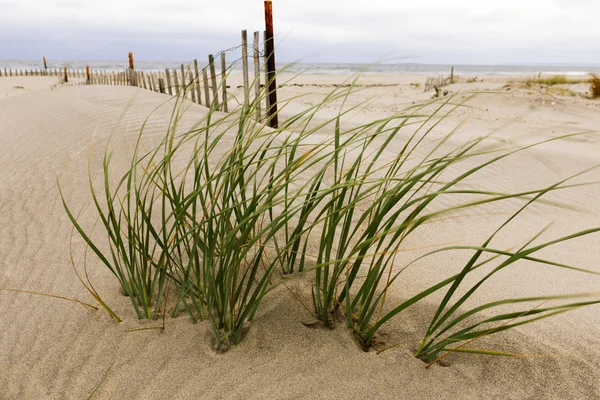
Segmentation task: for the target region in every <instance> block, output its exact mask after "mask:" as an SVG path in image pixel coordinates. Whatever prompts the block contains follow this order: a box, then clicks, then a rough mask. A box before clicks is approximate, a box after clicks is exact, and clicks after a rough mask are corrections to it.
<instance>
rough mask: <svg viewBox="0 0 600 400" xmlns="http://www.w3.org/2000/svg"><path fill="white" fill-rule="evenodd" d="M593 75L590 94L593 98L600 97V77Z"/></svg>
mask: <svg viewBox="0 0 600 400" xmlns="http://www.w3.org/2000/svg"><path fill="white" fill-rule="evenodd" d="M590 75H592V79H590V93H591V95H592V98H594V99H595V98H598V97H600V77H599V76H598V75H596V74H590Z"/></svg>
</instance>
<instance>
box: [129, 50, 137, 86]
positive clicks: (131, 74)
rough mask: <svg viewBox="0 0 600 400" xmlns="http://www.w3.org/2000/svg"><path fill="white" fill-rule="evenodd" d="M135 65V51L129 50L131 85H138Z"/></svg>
mask: <svg viewBox="0 0 600 400" xmlns="http://www.w3.org/2000/svg"><path fill="white" fill-rule="evenodd" d="M135 78H136V75H135V71H134V67H133V53H132V52H129V85H130V86H137V79H135Z"/></svg>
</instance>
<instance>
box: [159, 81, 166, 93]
mask: <svg viewBox="0 0 600 400" xmlns="http://www.w3.org/2000/svg"><path fill="white" fill-rule="evenodd" d="M158 88H159V90H160V92H161V93H164V92H165V83H164V81H163V78H158Z"/></svg>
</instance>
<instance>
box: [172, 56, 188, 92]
mask: <svg viewBox="0 0 600 400" xmlns="http://www.w3.org/2000/svg"><path fill="white" fill-rule="evenodd" d="M175 73H177V72H175ZM181 94H182V95H183V98H184V99H185V98H187V87H186V84H185V68H184V67H183V64H181Z"/></svg>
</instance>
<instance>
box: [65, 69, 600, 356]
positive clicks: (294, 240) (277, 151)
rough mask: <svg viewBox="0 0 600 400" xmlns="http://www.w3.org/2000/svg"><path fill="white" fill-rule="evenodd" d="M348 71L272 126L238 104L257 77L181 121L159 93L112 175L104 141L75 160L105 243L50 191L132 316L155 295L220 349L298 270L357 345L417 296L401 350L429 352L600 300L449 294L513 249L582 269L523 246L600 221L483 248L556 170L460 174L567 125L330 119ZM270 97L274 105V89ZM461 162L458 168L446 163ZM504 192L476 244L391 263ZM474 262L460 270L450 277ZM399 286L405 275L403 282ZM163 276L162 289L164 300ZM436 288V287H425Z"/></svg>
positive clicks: (495, 268) (400, 117)
mask: <svg viewBox="0 0 600 400" xmlns="http://www.w3.org/2000/svg"><path fill="white" fill-rule="evenodd" d="M358 79H359V77H356V78H355V79H354V80H352V81H350V82H349V84H348V85H344V86H340V87H337V88H335V89H334V90H333V91H331V92H330V93H329V94H328V95H327V96H326V97H325V98H324V99H323V100H322V101H321V102H319V103H318V104H316V105H314V106H310V107H308V108H307V109H306V110H304V111H302V112H299V113H296V114H294V115H291V116H287V117H286V118H285V120H284V121H282V123H281V125H280V127H279V128H278V129H271V128H267V127H266V126H265V125H263V124H262V123H260V122H258V121H256V119H255V118H254V115H255V114H254V109H255V107H256V105H257V104H258V101H259V100H262V98H264V97H265V96H266V93H265V92H264V91H263V93H262V95H261V96H262V98H261V99H259V100H254V102H251V103H250V104H249V105H248V106H244V105H240V106H239V107H238V108H237V109H236V110H234V111H233V112H232V113H229V114H222V113H219V112H217V111H216V107H213V108H211V109H209V110H208V112H207V114H206V116H205V117H204V118H202V120H200V121H198V123H196V124H195V125H194V126H193V127H192V128H191V129H187V130H184V131H181V130H180V129H179V122H180V120H181V118H182V115H183V114H184V111H185V108H186V107H187V105H186V102H184V101H183V100H182V98H181V97H178V98H175V99H174V100H173V101H174V102H175V106H174V107H173V112H172V117H171V122H170V126H169V129H168V131H167V132H166V134H165V136H164V138H163V139H162V141H161V143H160V145H158V146H155V147H154V148H153V149H151V150H150V151H142V148H144V146H142V143H143V141H144V127H142V129H141V130H140V132H139V135H138V141H137V145H136V146H135V148H134V151H133V154H132V156H131V161H130V164H129V165H130V168H129V170H128V171H127V172H126V173H125V174H123V175H121V176H119V177H118V179H117V181H118V184H117V185H116V186H114V185H110V182H111V181H112V178H114V176H113V173H112V172H111V157H112V150H111V148H110V143H109V145H107V147H106V149H105V153H104V157H103V165H102V167H103V168H102V172H103V178H104V179H103V187H102V188H101V189H98V188H95V187H94V185H92V180H93V179H92V176H91V174H90V193H91V199H92V201H93V204H94V207H95V210H96V212H97V215H98V218H99V221H100V222H101V224H100V225H99V226H100V228H102V229H103V232H102V233H103V235H105V236H106V238H108V241H109V245H108V248H106V247H103V246H101V245H100V244H99V240H98V239H96V238H95V237H94V235H92V234H91V233H88V232H89V229H88V228H85V227H83V226H81V224H80V223H79V222H78V219H77V217H76V215H75V214H74V213H73V212H72V211H71V208H70V206H69V205H68V204H67V203H66V202H65V200H64V198H63V202H64V206H65V209H66V211H67V213H68V216H69V218H70V219H71V221H72V223H73V224H74V226H75V228H76V230H77V231H78V232H79V234H80V235H81V236H82V237H83V238H84V240H85V242H86V243H87V245H88V246H89V247H90V248H91V250H92V251H93V253H94V254H96V256H97V257H98V258H99V259H100V260H101V262H102V263H103V264H104V265H105V266H106V267H107V268H109V269H110V271H111V272H112V273H113V275H114V276H115V278H116V279H117V280H118V281H119V283H120V285H121V287H122V289H123V292H124V293H125V294H127V295H128V296H129V298H130V299H131V303H132V307H133V309H134V312H135V314H136V315H137V317H138V318H146V319H152V318H157V317H158V316H159V315H160V314H161V313H162V315H163V316H164V313H166V310H167V309H169V310H170V311H171V312H172V315H173V316H175V315H177V312H178V310H185V311H186V312H187V314H188V315H189V317H190V319H191V320H192V321H193V322H196V321H199V320H207V321H209V323H210V326H211V330H212V333H213V337H214V339H215V342H216V346H215V348H216V349H217V350H219V351H225V350H227V349H228V348H229V346H231V345H232V344H237V343H239V342H240V341H241V340H242V338H243V336H244V333H245V331H246V330H247V328H248V323H249V322H250V321H252V320H253V318H254V317H255V315H256V312H257V310H258V309H259V307H260V305H261V303H262V302H263V301H267V300H266V299H267V298H268V297H266V296H267V295H268V293H269V291H271V290H273V289H274V288H275V287H277V286H278V285H279V284H280V283H281V282H282V281H283V280H285V279H288V277H290V276H298V279H311V277H312V279H314V281H313V282H314V284H313V290H312V301H313V308H314V316H315V317H316V318H317V319H318V320H319V321H320V322H321V323H322V325H323V326H325V327H328V328H334V327H335V326H336V325H337V323H338V321H339V318H338V316H339V315H341V316H342V321H343V323H344V325H346V326H347V327H349V328H351V329H352V331H353V332H354V335H355V337H356V338H357V340H358V341H359V342H360V344H361V346H362V348H363V349H364V350H368V349H369V348H370V347H371V345H372V342H373V339H374V337H375V336H376V335H377V333H378V331H379V329H380V328H381V327H382V326H383V325H384V324H386V323H387V322H388V321H389V320H391V319H392V318H395V317H396V316H398V315H399V314H401V313H402V311H404V310H405V309H407V308H408V307H411V306H413V305H414V304H416V303H418V302H420V301H436V304H437V306H436V312H435V314H434V316H433V317H432V319H431V322H430V324H429V326H428V327H425V326H424V327H423V329H424V332H425V333H424V337H423V339H422V341H421V343H420V345H419V346H418V350H417V351H416V354H415V356H416V357H418V358H420V359H422V360H423V361H425V362H428V363H432V362H436V361H437V360H439V359H440V358H441V357H444V356H445V355H446V354H450V353H453V352H471V353H481V354H494V352H493V351H491V350H490V351H487V350H473V349H470V348H468V347H466V346H467V345H468V343H470V342H471V341H472V340H474V339H477V338H480V337H484V336H489V335H492V334H494V333H498V332H502V331H506V330H508V329H510V328H514V327H517V326H520V325H523V324H526V323H530V322H533V321H536V320H539V319H541V318H546V317H550V316H553V315H556V314H560V313H562V312H565V311H569V310H573V309H576V308H578V307H583V306H588V305H592V304H596V303H598V302H599V301H600V300H599V298H600V296H599V295H598V294H597V293H573V294H570V295H560V296H557V295H548V296H531V297H526V298H506V299H502V300H499V301H496V302H491V303H484V304H480V305H478V306H476V307H475V308H471V309H468V310H466V309H464V307H463V306H464V305H465V303H466V301H467V300H468V299H470V298H473V297H474V294H475V293H476V292H478V291H485V290H486V287H485V285H483V284H484V283H485V282H487V281H488V280H490V279H491V278H493V277H494V276H495V275H496V274H497V273H498V272H500V271H502V270H504V269H506V268H511V267H513V266H514V265H516V264H517V263H519V262H522V261H528V262H534V263H537V264H539V265H542V266H545V267H550V268H561V269H566V270H570V271H573V272H574V273H582V274H591V275H594V274H596V273H594V272H593V271H588V270H585V269H581V268H578V267H576V266H570V265H564V264H560V263H556V262H553V261H551V260H546V259H542V258H538V257H537V256H536V255H535V253H536V252H538V251H541V250H543V249H544V248H547V247H549V246H554V245H560V244H561V243H562V242H565V241H568V240H576V239H577V238H580V237H583V236H586V235H591V234H594V233H596V232H598V231H599V230H600V229H590V230H586V231H582V232H576V233H573V234H571V235H567V236H563V237H560V238H557V239H554V240H552V241H547V242H545V243H543V244H536V245H533V244H532V243H533V241H534V239H538V236H539V235H536V236H535V237H534V238H533V239H532V240H530V241H528V242H527V243H526V244H525V245H523V246H521V247H519V248H518V250H516V251H507V250H501V249H495V248H493V247H492V246H491V242H492V239H493V238H494V237H495V235H496V234H497V233H498V232H500V231H501V230H502V229H504V228H505V227H506V226H507V225H508V224H509V223H511V221H513V220H514V219H515V218H517V216H518V215H519V214H520V213H521V212H523V211H524V210H525V209H526V208H527V207H529V206H530V205H531V204H534V203H540V202H542V201H543V199H542V197H543V196H544V195H546V194H547V193H549V192H552V191H555V190H559V189H564V188H567V187H569V183H568V180H563V181H560V182H557V183H555V184H553V185H550V186H545V187H540V188H531V189H530V190H527V191H524V192H515V193H502V192H497V191H491V190H484V189H477V188H466V187H464V186H461V184H462V183H463V182H465V181H466V180H467V179H468V178H469V177H471V176H473V175H475V174H477V173H479V172H481V171H484V170H485V169H486V168H488V167H489V166H490V165H492V164H495V163H498V162H500V161H502V160H504V159H507V158H508V157H510V156H511V155H513V154H515V153H518V152H521V151H526V150H528V149H531V148H532V147H535V146H536V145H539V144H543V143H545V142H548V141H556V140H561V139H563V138H566V137H567V136H577V135H579V134H571V135H567V136H565V137H559V138H553V139H550V140H548V141H545V142H540V143H536V144H531V145H527V146H516V147H515V146H508V147H503V146H498V145H491V144H489V142H488V141H487V139H488V138H489V136H490V135H484V136H481V137H478V138H474V139H471V140H467V141H464V142H462V143H460V144H458V145H456V144H453V143H456V140H455V134H456V131H450V132H448V133H447V134H445V135H442V136H440V135H439V133H437V132H436V129H437V128H439V126H440V124H441V123H442V122H443V121H444V120H445V119H446V118H447V117H448V115H450V114H451V113H452V112H454V111H455V110H456V109H457V108H460V107H463V106H464V103H465V102H466V101H468V100H469V98H467V100H465V101H463V102H457V100H456V98H454V97H449V98H445V99H443V100H435V101H430V102H427V103H424V104H418V105H415V106H412V107H410V108H408V109H406V110H404V111H402V112H400V113H397V114H394V115H390V116H388V117H385V118H381V119H377V120H374V121H370V122H368V123H361V124H353V125H348V126H346V124H345V117H346V116H348V115H350V114H351V113H352V112H355V111H357V109H359V108H360V106H353V107H345V106H344V105H345V104H346V101H347V100H348V99H349V98H350V96H352V95H353V94H354V93H355V91H356V90H357V87H356V82H357V80H358ZM549 79H550V78H549ZM561 79H562V78H561ZM561 79H559V78H558V77H556V79H554V80H553V81H552V82H556V83H553V84H558V83H561V82H559V81H560V80H561ZM265 86H266V85H265ZM340 102H341V104H342V106H337V107H339V112H338V114H337V115H336V116H334V117H331V118H329V119H327V120H325V121H322V120H317V118H316V117H317V115H318V113H319V112H320V110H322V109H323V108H325V107H330V106H332V105H333V104H339V103H340ZM281 108H282V109H284V110H285V103H284V104H282V107H281ZM399 142H400V143H402V145H401V146H400V147H399V148H400V149H401V150H400V151H399V152H398V151H391V149H390V146H389V145H390V143H394V144H395V146H394V148H398V146H397V144H398V143H399ZM90 159H91V158H90ZM473 160H476V161H475V164H474V165H473V164H472V163H473ZM464 164H468V165H470V167H469V168H467V169H460V168H456V167H457V166H462V165H464ZM457 171H461V172H457ZM460 195H468V198H469V200H465V201H464V202H461V203H457V204H455V205H453V206H448V207H439V206H438V204H437V203H436V200H439V199H441V198H444V197H448V196H449V197H454V196H460ZM507 200H519V201H520V202H521V204H522V206H520V207H519V208H517V209H516V210H515V211H514V214H512V216H510V217H509V218H508V219H507V220H506V221H505V222H504V223H503V224H502V225H501V226H500V227H499V228H498V229H497V230H496V231H495V233H494V234H492V235H491V236H490V237H488V238H485V240H483V239H482V241H481V242H482V244H476V245H473V246H463V247H458V246H454V247H448V246H442V245H440V246H438V248H436V249H435V250H433V251H429V252H424V253H423V254H422V255H421V256H419V257H417V258H416V259H415V261H413V262H411V263H408V264H406V265H398V261H397V254H398V253H399V252H401V251H402V249H403V246H404V243H405V240H406V238H407V237H409V236H415V235H416V234H418V233H419V232H421V231H422V227H424V226H425V225H427V224H428V223H430V222H432V221H435V220H436V219H438V218H443V217H446V216H452V215H454V214H455V213H456V212H458V211H463V210H469V209H476V208H477V207H479V206H481V205H485V204H490V203H495V202H503V201H507ZM86 229H88V230H86ZM543 231H544V229H543V227H541V229H540V232H543ZM450 251H460V252H469V253H470V254H471V258H470V259H469V261H468V262H467V263H466V264H465V265H464V267H463V268H462V270H461V271H460V272H459V273H457V274H455V275H451V276H447V277H443V278H442V277H441V278H440V281H439V282H438V283H437V284H435V285H433V286H430V287H424V288H422V290H421V291H420V292H419V293H418V294H417V295H415V296H413V297H411V298H409V299H407V300H404V301H403V302H400V303H399V304H393V305H391V306H390V305H388V304H387V302H388V301H389V296H388V293H389V291H390V290H391V288H392V286H393V285H394V284H395V283H396V282H397V281H399V280H402V278H403V277H404V275H403V274H402V272H403V271H405V270H406V269H407V268H410V267H411V266H412V265H413V263H414V262H416V261H418V260H421V259H423V258H426V257H428V256H430V255H432V254H436V253H440V252H450ZM494 262H496V264H494V265H493V263H494ZM486 268H487V269H486ZM484 270H485V271H487V272H486V273H485V274H484V275H483V277H480V278H479V280H478V281H476V282H475V283H472V280H471V279H466V278H467V277H468V278H471V276H472V275H474V272H480V271H484ZM467 282H469V283H467ZM413 284H414V285H417V286H418V287H421V285H420V284H419V282H414V283H413ZM525 284H526V283H524V285H525ZM169 287H173V288H174V291H175V292H176V293H177V294H176V296H175V299H173V300H171V304H168V303H169V300H168V298H167V297H168V296H167V292H168V288H169ZM444 291H445V295H444V296H443V298H442V299H441V300H439V299H438V297H436V296H434V294H437V293H440V292H444ZM434 299H437V300H434ZM547 303H552V305H548V306H546V305H545V304H547ZM507 304H509V305H513V306H523V307H522V309H519V310H517V311H514V312H510V313H506V312H502V311H495V310H496V309H499V308H500V307H501V306H503V305H507ZM536 304H538V306H536ZM539 304H544V305H543V306H539ZM104 308H105V309H107V307H104ZM107 311H108V310H107ZM465 321H469V324H467V326H464V323H465ZM497 355H501V354H500V353H498V354H497Z"/></svg>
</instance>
